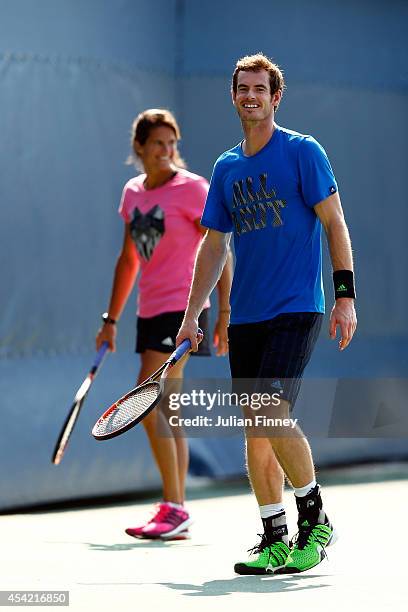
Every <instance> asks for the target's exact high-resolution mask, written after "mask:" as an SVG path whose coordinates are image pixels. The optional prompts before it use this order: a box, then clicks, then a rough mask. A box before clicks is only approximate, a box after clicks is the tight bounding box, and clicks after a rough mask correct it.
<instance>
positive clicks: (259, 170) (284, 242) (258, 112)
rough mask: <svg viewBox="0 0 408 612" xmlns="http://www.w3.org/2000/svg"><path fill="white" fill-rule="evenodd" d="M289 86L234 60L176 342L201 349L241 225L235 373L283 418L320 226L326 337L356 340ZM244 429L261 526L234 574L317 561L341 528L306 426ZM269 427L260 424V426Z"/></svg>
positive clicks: (309, 317)
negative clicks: (235, 132)
mask: <svg viewBox="0 0 408 612" xmlns="http://www.w3.org/2000/svg"><path fill="white" fill-rule="evenodd" d="M283 90H284V79H283V75H282V72H281V70H280V69H279V67H278V66H277V65H276V64H274V63H273V62H272V61H271V60H269V59H268V58H267V57H265V56H264V55H263V54H261V53H259V54H257V55H253V56H247V57H244V58H242V59H240V60H239V61H238V62H237V65H236V68H235V71H234V74H233V78H232V92H231V93H232V101H233V104H234V106H235V108H236V110H237V113H238V115H239V118H240V120H241V124H242V129H243V132H244V140H243V141H242V142H241V143H239V144H238V145H237V146H235V147H234V148H232V149H230V150H229V151H226V152H225V153H223V154H222V155H221V156H220V157H219V159H218V160H217V162H216V164H215V166H214V171H213V175H212V178H211V185H210V190H209V193H208V197H207V201H206V205H205V209H204V213H203V216H202V220H201V223H202V225H204V226H205V227H207V228H209V229H208V232H207V234H206V236H205V239H204V241H203V243H202V245H201V248H200V250H199V252H198V255H197V259H196V264H195V272H194V278H193V282H192V286H191V290H190V296H189V301H188V306H187V310H186V313H185V317H184V321H183V324H182V327H181V328H180V331H179V334H178V337H177V342H178V343H180V341H181V340H182V339H184V338H186V337H188V338H190V340H191V343H192V346H193V350H197V341H196V334H197V326H198V322H197V321H198V317H199V315H200V312H201V310H202V308H203V305H204V303H205V300H206V297H207V295H208V294H209V293H210V291H211V290H212V288H213V287H214V285H215V283H216V282H217V279H218V278H219V275H220V274H221V272H222V269H223V265H224V261H225V257H226V253H227V248H228V243H229V240H230V236H231V234H232V233H233V234H234V244H235V252H236V268H235V273H234V280H233V285H232V290H231V298H230V302H231V320H230V327H229V353H230V367H231V375H232V377H233V380H234V381H237V380H239V379H254V380H255V381H256V383H255V386H254V388H255V389H256V390H257V391H269V393H272V394H273V393H276V392H279V394H280V397H281V398H282V400H281V403H280V406H279V413H276V416H279V417H283V418H287V417H288V416H289V414H290V411H291V410H292V409H293V406H294V404H295V402H296V398H297V395H298V392H299V388H300V382H301V378H302V375H303V371H304V368H305V367H306V365H307V363H308V361H309V359H310V356H311V354H312V351H313V348H314V345H315V342H316V340H317V337H318V334H319V331H320V327H321V324H322V318H323V313H324V294H323V286H322V269H321V266H322V247H321V230H322V226H323V227H324V230H325V232H326V235H327V239H328V243H329V248H330V256H331V261H332V266H333V280H334V294H335V304H334V306H333V309H332V312H331V316H330V330H329V331H330V336H331V337H332V338H333V339H334V338H335V337H336V329H337V326H339V327H340V332H341V339H340V344H339V348H340V350H341V351H342V350H344V349H345V348H346V347H347V345H348V344H349V342H350V341H351V339H352V336H353V334H354V331H355V328H356V325H357V320H356V314H355V309H354V298H355V291H354V279H353V260H352V251H351V245H350V238H349V233H348V230H347V226H346V223H345V220H344V216H343V212H342V207H341V203H340V198H339V195H338V188H337V183H336V179H335V177H334V174H333V171H332V168H331V166H330V163H329V160H328V158H327V156H326V153H325V151H324V149H323V148H322V147H321V146H320V144H319V143H318V142H317V141H316V140H315V139H314V138H312V137H311V136H305V135H302V134H299V133H297V132H293V131H291V130H288V129H285V128H282V127H280V126H278V125H277V124H276V123H275V113H276V111H277V109H278V106H279V103H280V101H281V98H282V93H283ZM295 429H296V431H297V435H294V434H293V431H292V432H290V431H289V428H287V429H285V428H281V430H280V431H279V432H277V430H276V429H267V430H266V432H265V435H264V436H262V435H261V436H260V435H259V433H258V435H250V434H251V432H252V434H253V428H247V432H246V433H247V444H246V452H247V465H248V473H249V477H250V481H251V485H252V488H253V490H254V493H255V495H256V498H257V501H258V504H259V508H260V514H261V518H262V522H263V525H264V534H263V535H262V538H261V542H260V543H259V544H257V546H255V547H254V549H253V552H254V555H253V558H251V559H249V560H248V561H245V562H240V563H236V564H235V571H236V572H237V573H239V574H266V573H270V572H279V573H281V572H286V573H295V572H302V571H305V570H308V569H310V568H311V567H314V566H315V565H317V564H318V563H320V562H321V561H322V560H323V558H324V556H325V548H326V546H329V545H330V544H332V543H334V541H335V531H334V528H333V525H332V524H331V522H330V521H329V518H328V516H327V514H326V513H325V511H324V510H323V504H322V498H321V493H320V487H319V485H318V484H317V483H316V479H315V471H314V465H313V459H312V454H311V451H310V447H309V444H308V442H307V440H306V438H305V437H304V435H303V434H302V432H301V430H300V429H299V428H297V427H296V428H295ZM262 433H263V432H262ZM285 476H286V477H287V479H288V480H289V482H290V483H291V484H292V486H293V488H294V494H295V500H296V505H297V509H298V514H299V516H298V534H297V537H296V538H295V539H294V540H293V544H292V545H291V546H290V545H289V541H288V529H287V524H286V514H285V508H284V506H283V503H282V496H283V485H284V477H285Z"/></svg>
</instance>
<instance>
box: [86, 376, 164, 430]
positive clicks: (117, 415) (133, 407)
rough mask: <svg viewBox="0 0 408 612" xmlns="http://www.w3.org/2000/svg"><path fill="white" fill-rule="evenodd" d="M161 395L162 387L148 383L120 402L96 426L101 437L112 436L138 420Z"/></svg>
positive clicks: (155, 383)
mask: <svg viewBox="0 0 408 612" xmlns="http://www.w3.org/2000/svg"><path fill="white" fill-rule="evenodd" d="M159 394H160V385H159V383H157V382H151V383H146V384H145V385H143V386H142V387H139V388H137V389H136V390H135V391H134V392H133V393H132V394H131V395H129V396H128V397H126V398H125V399H123V400H122V401H119V402H118V404H117V406H116V407H115V409H114V410H112V412H110V413H109V414H108V415H106V417H105V418H103V419H100V421H98V423H97V426H96V433H97V434H99V435H104V434H110V433H113V432H115V431H118V430H120V429H122V428H123V427H126V426H127V425H129V423H133V422H134V421H136V420H138V419H139V418H140V417H141V416H142V415H143V414H144V413H145V412H146V410H148V409H149V408H150V407H151V405H152V404H153V403H154V402H155V401H156V399H157V398H158V397H159Z"/></svg>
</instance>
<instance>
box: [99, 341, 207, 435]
mask: <svg viewBox="0 0 408 612" xmlns="http://www.w3.org/2000/svg"><path fill="white" fill-rule="evenodd" d="M198 334H199V335H201V336H202V331H201V330H198ZM190 350H191V342H190V340H188V339H186V340H183V342H182V343H181V344H180V346H178V347H177V348H176V350H175V351H174V352H173V353H172V354H171V355H170V357H169V358H168V359H167V361H165V362H164V363H163V364H162V365H161V366H160V368H159V369H158V370H156V372H154V373H153V374H151V376H149V378H147V379H146V380H145V381H144V382H142V383H141V384H140V385H138V386H137V387H135V388H134V389H132V391H129V393H126V395H124V396H123V397H121V398H120V399H118V401H117V402H115V403H114V404H112V406H111V407H110V408H108V409H107V410H106V411H105V412H104V413H103V415H102V416H101V417H100V419H98V421H97V422H96V423H95V425H94V427H93V429H92V435H93V437H94V438H96V440H109V439H110V438H115V437H116V436H120V435H121V434H123V433H125V431H128V430H129V429H131V428H132V427H134V426H135V425H137V424H138V423H140V421H142V419H144V418H145V417H146V416H147V415H148V414H149V412H151V411H152V410H153V408H155V407H156V406H157V404H158V403H159V402H160V400H161V398H162V395H163V391H164V385H165V382H166V378H167V374H168V372H169V370H170V369H171V368H172V367H173V366H174V365H175V364H176V363H177V362H178V361H179V360H180V359H181V358H182V357H184V355H185V354H186V353H188V352H189V351H190Z"/></svg>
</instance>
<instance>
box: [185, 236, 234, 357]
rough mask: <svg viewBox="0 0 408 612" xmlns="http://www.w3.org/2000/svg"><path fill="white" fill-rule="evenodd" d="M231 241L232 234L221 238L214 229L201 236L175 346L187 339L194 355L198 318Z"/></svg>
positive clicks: (219, 273)
mask: <svg viewBox="0 0 408 612" xmlns="http://www.w3.org/2000/svg"><path fill="white" fill-rule="evenodd" d="M230 238H231V234H224V233H222V232H218V231H217V230H213V229H209V230H208V231H207V233H206V235H205V236H204V239H203V241H202V243H201V245H200V248H199V250H198V253H197V257H196V261H195V266H194V274H193V281H192V283H191V288H190V295H189V297H188V303H187V309H186V313H185V316H184V320H183V323H182V325H181V327H180V330H179V333H178V335H177V340H176V345H177V346H178V345H179V344H180V342H182V340H184V339H185V338H189V339H190V341H191V346H192V350H193V351H196V350H197V348H198V344H197V329H198V317H199V316H200V313H201V311H202V309H203V306H204V303H205V301H206V299H207V298H208V296H209V295H210V293H211V291H212V290H213V289H214V287H215V285H216V284H217V282H218V279H219V278H220V276H221V274H222V271H223V269H224V265H225V262H226V259H227V254H228V246H229V242H230Z"/></svg>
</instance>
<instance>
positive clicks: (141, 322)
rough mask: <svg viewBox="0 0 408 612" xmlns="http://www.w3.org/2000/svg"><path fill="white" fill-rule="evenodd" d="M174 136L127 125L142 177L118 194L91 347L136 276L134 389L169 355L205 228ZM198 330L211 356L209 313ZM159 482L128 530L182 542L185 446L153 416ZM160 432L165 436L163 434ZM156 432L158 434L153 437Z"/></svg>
mask: <svg viewBox="0 0 408 612" xmlns="http://www.w3.org/2000/svg"><path fill="white" fill-rule="evenodd" d="M179 140H180V130H179V127H178V125H177V122H176V120H175V118H174V117H173V115H172V114H171V113H170V112H169V111H168V110H164V109H150V110H146V111H144V112H143V113H141V114H140V115H139V116H138V117H137V118H136V119H135V121H134V122H133V126H132V149H133V153H134V154H135V156H136V158H135V159H136V161H137V162H139V163H140V165H141V166H142V168H143V170H144V173H143V174H140V175H139V176H137V177H135V178H133V179H131V180H130V181H128V182H127V183H126V185H125V187H124V189H123V194H122V199H121V202H120V206H119V213H120V215H121V216H122V218H123V220H124V223H125V237H124V241H123V246H122V250H121V253H120V255H119V258H118V260H117V264H116V268H115V275H114V279H113V287H112V293H111V298H110V303H109V309H108V312H107V313H105V314H104V315H103V320H104V323H103V326H102V327H101V329H100V330H99V332H98V335H97V338H96V345H97V348H98V349H99V347H100V346H101V344H102V342H104V341H108V343H109V348H110V350H112V351H115V348H116V322H117V321H118V320H119V318H120V315H121V313H122V311H123V309H124V307H125V304H126V302H127V299H128V297H129V294H130V292H131V291H132V288H133V285H134V283H135V280H136V276H137V274H138V272H139V269H140V278H139V292H138V310H137V315H138V316H137V343H136V352H138V353H140V356H141V368H140V372H139V376H138V384H139V383H140V382H142V381H143V380H145V379H146V378H147V377H148V376H149V375H150V374H151V373H152V372H154V371H155V370H156V369H157V368H158V367H159V366H160V365H161V364H162V363H163V361H164V360H165V359H166V358H167V356H168V354H170V353H171V352H173V350H174V348H175V340H176V335H177V332H178V329H179V327H180V325H181V322H182V319H183V316H184V309H185V307H186V304H187V298H188V293H189V289H190V283H191V279H192V274H193V267H194V260H195V255H196V252H197V249H198V247H199V245H200V242H201V238H202V235H203V233H204V232H205V229H204V228H202V227H201V225H200V218H201V214H202V211H203V208H204V204H205V199H206V195H207V191H208V183H207V181H206V180H205V179H204V178H202V177H201V176H198V175H196V174H192V173H191V172H188V171H187V170H186V169H185V164H184V162H183V160H182V159H181V157H180V155H179V152H178V149H177V143H178V141H179ZM231 277H232V265H231V256H229V257H228V261H227V264H226V265H225V268H224V271H223V273H222V276H221V278H220V280H219V282H218V293H219V296H218V297H219V299H218V302H219V315H218V320H217V324H216V327H215V330H214V345H215V346H216V347H217V355H224V354H225V353H226V352H227V350H228V348H227V347H228V344H227V342H228V341H227V326H228V323H229V310H230V307H229V290H230V286H231ZM209 305H210V304H209V302H208V303H207V304H206V305H205V309H204V310H203V312H202V315H201V317H200V320H199V323H200V327H201V329H202V330H203V332H204V339H203V341H202V342H201V343H200V345H199V351H198V353H196V354H201V355H209V354H210V352H209V342H208V335H209V333H208V308H209ZM187 360H188V358H185V359H183V360H182V361H181V363H178V364H177V365H176V366H175V367H173V368H172V370H171V372H170V375H169V376H171V377H172V378H173V379H175V380H174V381H172V382H173V384H174V385H175V388H172V392H177V391H178V390H179V389H180V387H181V382H182V377H183V369H184V367H185V364H186V362H187ZM143 425H144V427H145V430H146V433H147V435H148V438H149V442H150V446H151V448H152V452H153V456H154V458H155V460H156V463H157V466H158V468H159V471H160V474H161V478H162V482H163V501H162V502H161V503H159V504H157V506H156V510H155V514H154V516H153V517H152V519H151V520H150V521H149V522H148V523H144V524H142V525H139V526H138V527H131V528H128V529H126V533H128V534H129V535H131V536H134V537H142V538H162V539H183V538H186V537H188V527H189V525H190V524H191V522H192V521H191V518H190V515H189V513H188V511H187V510H186V509H185V507H184V493H185V479H186V475H187V470H188V445H187V442H186V440H185V438H184V437H182V436H180V434H178V435H173V434H172V431H171V428H170V425H169V423H168V420H167V419H166V417H165V415H164V414H163V412H162V411H161V410H159V409H156V410H153V412H151V413H150V414H149V415H148V417H146V418H145V419H144V420H143ZM164 431H165V432H166V435H164V434H163V432H164ZM158 432H161V435H160V436H159V435H158Z"/></svg>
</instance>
